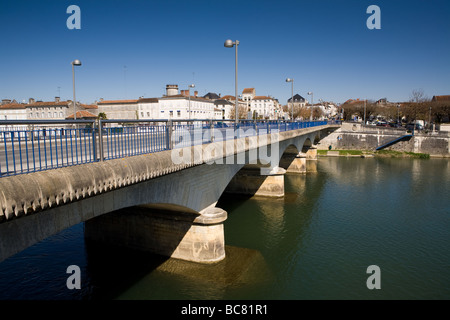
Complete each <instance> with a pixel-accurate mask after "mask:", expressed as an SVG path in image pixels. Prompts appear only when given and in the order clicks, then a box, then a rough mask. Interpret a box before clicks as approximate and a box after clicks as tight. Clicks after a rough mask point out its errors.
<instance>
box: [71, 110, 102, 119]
mask: <svg viewBox="0 0 450 320" xmlns="http://www.w3.org/2000/svg"><path fill="white" fill-rule="evenodd" d="M73 118H74V117H73V114H71V115H70V116H68V117H67V118H66V119H73ZM81 118H97V116H96V115H95V114H92V113H90V112H89V111H86V110H81V111H77V119H81Z"/></svg>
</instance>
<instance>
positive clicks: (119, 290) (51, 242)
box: [0, 157, 450, 300]
mask: <svg viewBox="0 0 450 320" xmlns="http://www.w3.org/2000/svg"><path fill="white" fill-rule="evenodd" d="M312 165H313V166H316V167H317V172H315V173H308V174H306V175H295V174H288V175H286V180H285V190H286V195H285V197H284V198H282V199H265V198H246V197H236V196H232V195H224V196H223V197H222V198H221V199H220V201H219V203H218V205H217V206H218V207H221V208H223V209H224V210H226V211H227V212H228V219H227V220H226V221H225V224H224V228H225V242H226V245H227V246H226V254H227V257H226V259H225V260H223V261H222V262H220V263H217V264H215V265H199V264H195V263H190V262H183V261H179V260H176V259H167V258H164V257H160V256H156V255H151V254H144V253H139V252H132V251H130V250H119V249H116V248H111V247H106V246H104V245H101V246H100V245H98V244H95V243H88V242H86V241H85V239H84V236H83V228H84V225H83V224H79V225H76V226H74V227H72V228H70V229H67V230H64V231H63V232H61V233H59V234H57V235H55V236H53V237H51V238H48V239H46V240H44V241H41V242H40V243H38V244H36V245H34V246H32V247H30V248H28V249H26V250H24V251H23V252H21V253H19V254H16V255H15V256H13V257H10V258H9V259H7V260H5V261H3V262H2V263H1V264H0V299H1V300H5V299H20V300H22V299H26V300H34V299H39V300H42V299H49V300H54V299H58V300H59V299H62V300H71V299H88V300H97V299H169V300H170V299H208V300H209V299H256V300H259V299H264V300H281V299H283V300H292V299H450V246H449V242H450V206H449V204H450V201H449V199H450V162H449V161H448V159H428V160H424V159H391V158H365V159H362V158H342V157H339V158H338V157H333V158H331V157H330V158H319V159H318V160H317V161H316V162H314V163H313V164H312ZM69 265H77V266H79V267H80V271H81V289H79V290H77V289H73V290H69V289H68V288H67V286H66V281H67V279H68V277H69V276H70V274H68V273H67V272H66V271H67V267H68V266H69ZM369 266H378V267H379V272H378V273H377V276H378V277H377V278H376V282H377V283H379V285H380V289H369V288H368V286H367V282H368V278H369V277H371V276H372V273H370V272H369V273H368V270H367V269H368V267H369Z"/></svg>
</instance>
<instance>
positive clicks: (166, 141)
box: [0, 120, 334, 177]
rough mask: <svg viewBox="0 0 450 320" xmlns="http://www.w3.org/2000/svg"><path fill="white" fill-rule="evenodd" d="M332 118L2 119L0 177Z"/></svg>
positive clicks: (297, 126)
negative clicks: (237, 121)
mask: <svg viewBox="0 0 450 320" xmlns="http://www.w3.org/2000/svg"><path fill="white" fill-rule="evenodd" d="M331 123H334V122H330V121H328V122H327V121H300V122H290V121H272V120H270V121H269V120H265V121H260V120H258V121H255V120H242V121H239V123H238V124H237V126H236V124H235V122H234V120H173V121H171V120H98V121H95V120H65V121H58V120H54V121H45V120H35V121H29V120H1V121H0V177H4V176H11V175H17V174H24V173H29V172H35V171H41V170H49V169H54V168H60V167H66V166H72V165H78V164H83V163H90V162H97V161H105V160H110V159H117V158H123V157H128V156H135V155H140V154H147V153H154V152H160V151H164V150H171V149H176V148H182V147H188V146H193V145H199V144H205V143H211V142H215V141H225V140H229V139H235V138H237V137H244V136H256V135H263V134H270V133H272V132H284V131H290V130H296V129H302V128H308V127H313V126H321V125H326V124H331Z"/></svg>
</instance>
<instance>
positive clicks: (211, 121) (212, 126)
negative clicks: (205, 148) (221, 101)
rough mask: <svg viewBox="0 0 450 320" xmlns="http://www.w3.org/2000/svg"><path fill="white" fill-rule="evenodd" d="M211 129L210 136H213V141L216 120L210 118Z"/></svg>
mask: <svg viewBox="0 0 450 320" xmlns="http://www.w3.org/2000/svg"><path fill="white" fill-rule="evenodd" d="M209 130H211V131H210V137H211V142H214V122H213V120H212V119H211V120H209Z"/></svg>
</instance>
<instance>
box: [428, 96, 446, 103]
mask: <svg viewBox="0 0 450 320" xmlns="http://www.w3.org/2000/svg"><path fill="white" fill-rule="evenodd" d="M431 101H432V102H443V101H450V95H446V96H433V98H432V99H431Z"/></svg>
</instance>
